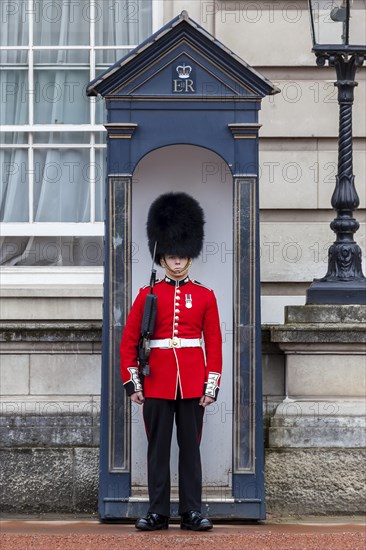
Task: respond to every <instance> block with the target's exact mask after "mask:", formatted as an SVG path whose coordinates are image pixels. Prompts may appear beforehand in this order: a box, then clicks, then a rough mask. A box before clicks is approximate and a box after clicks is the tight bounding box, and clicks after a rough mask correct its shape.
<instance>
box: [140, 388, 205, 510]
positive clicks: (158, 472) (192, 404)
mask: <svg viewBox="0 0 366 550" xmlns="http://www.w3.org/2000/svg"><path fill="white" fill-rule="evenodd" d="M203 414H204V407H202V406H200V405H199V398H196V399H180V398H179V397H178V399H176V400H170V399H153V398H145V403H144V405H143V416H144V422H145V429H146V435H147V438H148V451H147V478H148V487H149V500H150V507H149V512H151V513H155V514H161V515H163V516H170V446H171V439H172V431H173V422H174V416H175V422H176V425H177V441H178V446H179V465H178V473H179V509H178V513H179V514H184V513H185V512H189V511H190V510H195V511H198V512H200V511H201V498H202V468H201V455H200V442H201V433H202V426H203Z"/></svg>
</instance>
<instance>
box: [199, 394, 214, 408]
mask: <svg viewBox="0 0 366 550" xmlns="http://www.w3.org/2000/svg"><path fill="white" fill-rule="evenodd" d="M214 402H215V400H214V399H213V398H212V397H209V396H208V395H202V397H201V399H200V403H199V404H200V405H202V407H207V405H211V403H214Z"/></svg>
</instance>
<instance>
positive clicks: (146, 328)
mask: <svg viewBox="0 0 366 550" xmlns="http://www.w3.org/2000/svg"><path fill="white" fill-rule="evenodd" d="M156 245H157V243H156V242H155V246H154V255H153V262H152V268H151V277H150V294H148V295H147V296H146V300H145V306H144V313H143V316H142V323H141V336H140V339H139V343H138V346H137V350H138V355H137V358H138V363H139V367H140V372H141V374H142V376H149V374H150V365H149V356H150V351H151V349H150V339H151V336H152V334H153V332H154V327H155V320H156V312H157V306H158V297H157V296H156V294H154V293H153V290H154V286H155V281H156V269H154V262H155V254H156Z"/></svg>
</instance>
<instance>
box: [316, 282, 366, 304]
mask: <svg viewBox="0 0 366 550" xmlns="http://www.w3.org/2000/svg"><path fill="white" fill-rule="evenodd" d="M306 303H307V304H366V279H358V280H355V281H320V280H317V279H315V280H314V281H313V283H312V284H311V286H310V287H309V288H308V289H307V291H306Z"/></svg>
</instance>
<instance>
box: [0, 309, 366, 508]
mask: <svg viewBox="0 0 366 550" xmlns="http://www.w3.org/2000/svg"><path fill="white" fill-rule="evenodd" d="M285 329H286V331H288V330H289V327H288V326H287V327H286V325H284V327H282V330H285ZM276 330H277V331H279V330H281V327H278V326H277V327H268V326H267V327H263V330H262V336H263V344H262V349H263V407H264V419H265V423H264V424H265V426H264V435H265V441H266V495H267V511H268V512H269V513H271V514H274V515H280V514H285V515H295V514H314V515H318V514H358V513H362V510H363V504H364V494H363V490H364V482H365V475H364V473H363V472H364V468H363V464H364V460H365V446H366V445H365V443H364V439H365V436H364V435H362V434H364V429H363V427H362V426H364V424H363V422H364V418H363V413H364V408H363V406H362V402H361V401H357V402H356V404H355V402H352V403H351V404H350V403H348V404H347V402H346V401H345V400H344V399H343V400H340V399H339V396H338V397H337V398H335V400H334V399H333V400H332V399H328V401H324V400H323V401H322V402H321V403H320V402H319V401H314V400H313V401H311V400H310V399H309V398H308V399H307V400H305V401H299V400H297V401H295V400H293V399H289V398H288V397H287V399H286V377H285V367H286V364H285V363H286V354H285V353H284V351H283V350H281V348H280V346H279V343H278V342H275V341H274V339H275V338H274V335H273V332H274V331H276ZM277 339H278V338H277ZM0 341H1V392H2V401H1V412H2V414H1V416H0V441H1V450H0V480H1V481H0V483H1V488H2V490H1V491H0V505H1V510H2V512H3V513H53V512H64V513H88V514H96V513H97V498H98V473H99V472H98V462H99V412H100V402H99V388H100V346H101V323H100V321H96V320H89V321H85V320H84V321H83V322H66V321H64V322H62V321H53V322H51V321H48V322H41V321H38V322H37V323H34V322H24V321H22V322H18V323H15V322H11V323H9V322H8V323H4V322H3V323H2V325H1V330H0ZM287 384H288V381H287ZM308 397H309V396H308ZM357 403H358V405H357ZM329 407H331V408H329ZM357 407H358V408H357ZM345 434H346V437H343V436H344V435H345Z"/></svg>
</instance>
